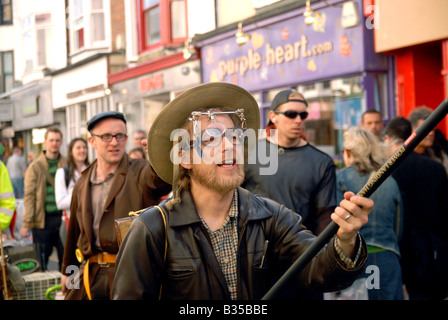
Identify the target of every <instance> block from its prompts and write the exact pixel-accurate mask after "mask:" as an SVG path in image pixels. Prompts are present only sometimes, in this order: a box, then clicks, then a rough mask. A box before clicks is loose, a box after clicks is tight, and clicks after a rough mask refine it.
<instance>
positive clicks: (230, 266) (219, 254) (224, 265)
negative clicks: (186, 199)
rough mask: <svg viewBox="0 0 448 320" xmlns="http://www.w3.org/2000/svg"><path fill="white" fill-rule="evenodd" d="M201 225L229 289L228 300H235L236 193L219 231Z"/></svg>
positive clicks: (205, 224)
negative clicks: (206, 233)
mask: <svg viewBox="0 0 448 320" xmlns="http://www.w3.org/2000/svg"><path fill="white" fill-rule="evenodd" d="M201 220H202V223H203V224H204V226H205V228H206V229H207V231H208V234H209V235H210V239H211V240H212V246H213V251H214V252H215V256H216V258H217V259H218V262H219V265H220V266H221V270H222V273H223V274H224V277H225V278H226V282H227V286H228V287H229V292H230V298H231V299H232V300H236V299H237V252H238V192H237V191H236V190H235V191H234V193H233V200H232V204H231V205H230V209H229V214H228V215H227V217H226V219H225V221H224V224H223V226H222V228H221V229H218V230H216V231H211V230H210V228H209V227H208V226H207V223H205V221H204V220H203V219H202V217H201Z"/></svg>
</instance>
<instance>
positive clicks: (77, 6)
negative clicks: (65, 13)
mask: <svg viewBox="0 0 448 320" xmlns="http://www.w3.org/2000/svg"><path fill="white" fill-rule="evenodd" d="M70 3H71V7H70V8H69V14H70V17H71V18H70V23H71V27H70V36H71V39H72V51H73V52H77V51H80V50H82V49H84V48H91V47H95V46H98V45H100V46H101V45H103V44H104V41H105V40H106V31H105V28H106V27H105V17H104V0H71V2H70Z"/></svg>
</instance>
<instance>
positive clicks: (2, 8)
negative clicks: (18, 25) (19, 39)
mask: <svg viewBox="0 0 448 320" xmlns="http://www.w3.org/2000/svg"><path fill="white" fill-rule="evenodd" d="M5 24H12V0H0V25H5Z"/></svg>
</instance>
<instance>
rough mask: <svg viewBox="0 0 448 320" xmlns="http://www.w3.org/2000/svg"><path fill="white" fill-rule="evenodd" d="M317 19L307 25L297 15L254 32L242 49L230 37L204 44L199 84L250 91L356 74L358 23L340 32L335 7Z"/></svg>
mask: <svg viewBox="0 0 448 320" xmlns="http://www.w3.org/2000/svg"><path fill="white" fill-rule="evenodd" d="M320 14H321V18H320V19H319V20H318V21H317V22H315V23H314V24H313V25H310V26H307V25H306V24H305V22H304V17H303V15H298V16H294V17H293V18H289V19H286V20H283V21H281V22H277V23H273V24H271V25H268V26H266V27H263V28H259V29H254V30H253V31H251V32H248V33H249V34H250V36H251V38H250V40H249V42H247V43H246V44H244V45H242V46H238V45H237V44H236V42H235V37H233V36H232V37H230V38H227V39H225V40H223V41H219V42H215V43H213V44H212V45H205V46H204V47H203V48H202V66H203V79H204V82H215V81H224V82H230V83H234V84H237V85H240V86H242V87H243V88H245V89H247V90H249V91H256V90H261V89H267V88H272V87H274V86H275V87H281V86H287V85H291V84H298V83H306V82H312V81H316V80H318V79H329V78H333V77H336V76H341V75H343V74H350V73H358V72H361V71H362V70H363V67H364V60H363V59H364V58H363V29H362V22H360V23H358V25H357V26H354V27H351V28H343V27H342V25H341V15H342V13H341V8H337V7H330V8H325V9H323V10H320ZM361 21H362V20H361Z"/></svg>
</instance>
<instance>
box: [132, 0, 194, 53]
mask: <svg viewBox="0 0 448 320" xmlns="http://www.w3.org/2000/svg"><path fill="white" fill-rule="evenodd" d="M137 11H138V12H137V17H138V24H139V28H138V33H139V51H140V52H144V51H148V50H151V49H155V48H158V47H170V46H178V45H182V43H183V42H184V41H185V40H186V39H187V9H186V1H185V0H138V6H137Z"/></svg>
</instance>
